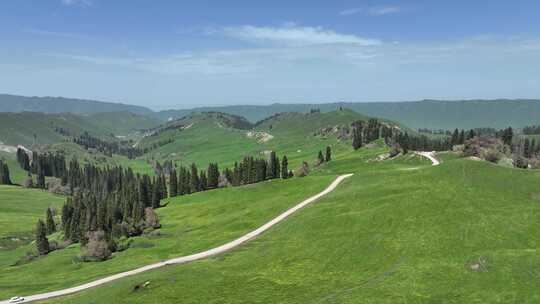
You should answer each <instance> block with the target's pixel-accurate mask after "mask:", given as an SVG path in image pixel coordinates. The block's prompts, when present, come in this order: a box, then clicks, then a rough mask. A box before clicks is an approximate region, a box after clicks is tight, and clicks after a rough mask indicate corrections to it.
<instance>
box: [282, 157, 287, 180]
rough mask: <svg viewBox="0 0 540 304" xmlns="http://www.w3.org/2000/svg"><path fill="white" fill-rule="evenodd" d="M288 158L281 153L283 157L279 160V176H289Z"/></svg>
mask: <svg viewBox="0 0 540 304" xmlns="http://www.w3.org/2000/svg"><path fill="white" fill-rule="evenodd" d="M288 166H289V160H288V159H287V156H286V155H283V159H282V160H281V178H283V179H287V178H289V168H288Z"/></svg>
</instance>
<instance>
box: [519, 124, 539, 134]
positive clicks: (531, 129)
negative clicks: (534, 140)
mask: <svg viewBox="0 0 540 304" xmlns="http://www.w3.org/2000/svg"><path fill="white" fill-rule="evenodd" d="M523 134H525V135H536V134H540V126H539V125H534V126H526V127H524V128H523Z"/></svg>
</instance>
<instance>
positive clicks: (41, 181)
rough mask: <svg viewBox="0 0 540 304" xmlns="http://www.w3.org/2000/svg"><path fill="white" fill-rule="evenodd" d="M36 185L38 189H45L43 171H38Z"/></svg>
mask: <svg viewBox="0 0 540 304" xmlns="http://www.w3.org/2000/svg"><path fill="white" fill-rule="evenodd" d="M36 187H37V188H39V189H45V188H46V186H45V175H44V174H43V172H39V174H38V177H37V182H36Z"/></svg>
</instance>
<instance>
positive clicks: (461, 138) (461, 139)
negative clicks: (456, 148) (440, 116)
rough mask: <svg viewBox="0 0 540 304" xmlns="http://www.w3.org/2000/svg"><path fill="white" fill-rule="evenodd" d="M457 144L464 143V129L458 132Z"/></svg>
mask: <svg viewBox="0 0 540 304" xmlns="http://www.w3.org/2000/svg"><path fill="white" fill-rule="evenodd" d="M458 142H459V144H460V145H463V144H464V143H465V130H461V132H460V133H459V141H458Z"/></svg>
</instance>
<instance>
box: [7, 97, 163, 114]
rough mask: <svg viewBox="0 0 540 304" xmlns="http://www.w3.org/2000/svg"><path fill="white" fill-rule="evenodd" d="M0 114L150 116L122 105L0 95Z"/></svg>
mask: <svg viewBox="0 0 540 304" xmlns="http://www.w3.org/2000/svg"><path fill="white" fill-rule="evenodd" d="M0 112H42V113H74V114H94V113H103V112H131V113H134V114H139V115H150V114H152V113H153V112H152V110H150V109H148V108H145V107H140V106H134V105H126V104H122V103H112V102H103V101H95V100H84V99H73V98H64V97H25V96H17V95H8V94H0Z"/></svg>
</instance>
